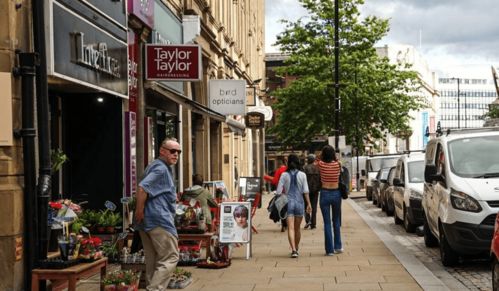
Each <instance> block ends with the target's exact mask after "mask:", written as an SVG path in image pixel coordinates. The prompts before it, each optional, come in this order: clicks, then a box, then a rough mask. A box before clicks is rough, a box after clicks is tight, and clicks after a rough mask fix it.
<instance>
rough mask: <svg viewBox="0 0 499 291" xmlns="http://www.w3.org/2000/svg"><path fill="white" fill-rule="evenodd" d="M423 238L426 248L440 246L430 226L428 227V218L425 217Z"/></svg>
mask: <svg viewBox="0 0 499 291" xmlns="http://www.w3.org/2000/svg"><path fill="white" fill-rule="evenodd" d="M423 237H424V244H425V246H426V247H429V248H431V247H436V246H437V245H438V240H437V238H436V237H435V236H434V235H433V233H431V230H430V226H429V225H428V220H427V218H426V216H425V217H424V224H423Z"/></svg>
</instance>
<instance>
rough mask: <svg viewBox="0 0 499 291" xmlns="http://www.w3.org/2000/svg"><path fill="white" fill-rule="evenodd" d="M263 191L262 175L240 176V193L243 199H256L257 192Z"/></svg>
mask: <svg viewBox="0 0 499 291" xmlns="http://www.w3.org/2000/svg"><path fill="white" fill-rule="evenodd" d="M261 192H262V179H260V177H240V178H239V195H241V198H242V200H244V201H246V200H248V199H254V198H255V196H256V194H257V193H261Z"/></svg>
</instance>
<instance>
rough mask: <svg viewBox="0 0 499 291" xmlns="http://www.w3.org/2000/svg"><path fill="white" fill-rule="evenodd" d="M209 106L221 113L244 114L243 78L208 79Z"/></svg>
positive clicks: (244, 92) (244, 94)
mask: <svg viewBox="0 0 499 291" xmlns="http://www.w3.org/2000/svg"><path fill="white" fill-rule="evenodd" d="M209 107H210V109H211V110H214V111H216V112H218V113H220V114H223V115H245V114H246V82H245V81H244V80H210V82H209Z"/></svg>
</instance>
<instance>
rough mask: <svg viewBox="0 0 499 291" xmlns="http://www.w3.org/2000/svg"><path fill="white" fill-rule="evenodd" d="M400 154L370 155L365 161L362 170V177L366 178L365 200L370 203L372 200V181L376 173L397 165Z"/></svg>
mask: <svg viewBox="0 0 499 291" xmlns="http://www.w3.org/2000/svg"><path fill="white" fill-rule="evenodd" d="M400 156H401V155H400V154H388V155H371V156H368V157H367V159H366V169H365V170H362V171H361V172H362V175H363V176H366V179H367V180H366V198H367V200H369V201H371V200H372V199H373V196H372V194H373V184H372V181H373V180H374V179H375V178H376V175H377V174H378V171H379V170H380V169H381V168H387V167H388V168H389V167H393V166H395V165H396V164H397V160H398V158H399V157H400Z"/></svg>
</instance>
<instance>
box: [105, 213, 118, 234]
mask: <svg viewBox="0 0 499 291" xmlns="http://www.w3.org/2000/svg"><path fill="white" fill-rule="evenodd" d="M121 221H122V218H121V213H119V212H116V213H114V212H108V213H107V214H106V217H105V220H104V226H105V227H106V232H107V233H115V227H116V226H118V224H120V223H121Z"/></svg>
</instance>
